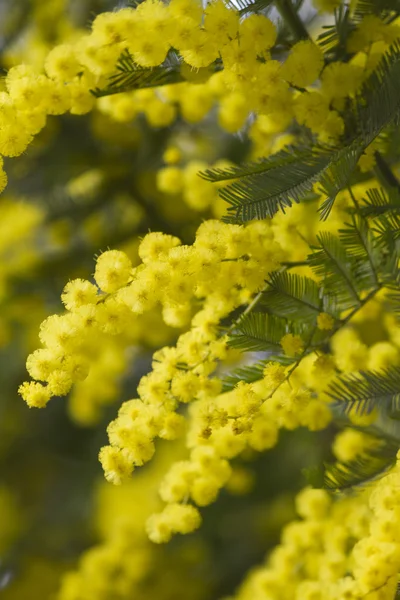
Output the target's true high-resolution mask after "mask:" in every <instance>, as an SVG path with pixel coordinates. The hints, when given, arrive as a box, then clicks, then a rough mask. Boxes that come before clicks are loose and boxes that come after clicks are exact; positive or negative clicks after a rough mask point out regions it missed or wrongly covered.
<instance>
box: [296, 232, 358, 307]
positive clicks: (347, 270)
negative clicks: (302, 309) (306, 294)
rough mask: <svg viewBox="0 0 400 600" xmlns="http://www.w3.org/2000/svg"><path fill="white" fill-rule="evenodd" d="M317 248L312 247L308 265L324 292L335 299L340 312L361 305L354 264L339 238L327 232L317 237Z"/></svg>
mask: <svg viewBox="0 0 400 600" xmlns="http://www.w3.org/2000/svg"><path fill="white" fill-rule="evenodd" d="M317 239H318V241H319V244H320V245H319V246H317V247H313V253H312V254H310V255H309V256H308V259H307V260H308V263H309V265H310V267H311V268H312V269H313V271H314V273H315V274H316V275H317V276H318V277H319V278H320V279H321V282H322V285H323V286H324V290H327V291H328V292H329V293H330V294H331V295H332V296H334V297H335V298H336V299H337V305H338V308H340V309H341V310H345V309H350V308H354V307H356V306H359V305H360V304H361V300H360V297H359V292H358V290H357V287H356V280H355V263H354V260H353V259H352V258H351V257H350V255H349V254H348V253H347V252H346V249H345V248H344V246H343V244H341V242H340V240H339V238H337V237H336V236H334V235H333V234H332V233H329V232H322V233H320V234H319V235H318V236H317Z"/></svg>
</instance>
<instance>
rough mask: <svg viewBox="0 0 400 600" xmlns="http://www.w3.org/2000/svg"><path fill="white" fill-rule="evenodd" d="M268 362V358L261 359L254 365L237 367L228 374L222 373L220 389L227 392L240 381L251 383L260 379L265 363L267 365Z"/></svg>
mask: <svg viewBox="0 0 400 600" xmlns="http://www.w3.org/2000/svg"><path fill="white" fill-rule="evenodd" d="M268 362H269V360H262V361H260V362H258V363H255V364H254V365H247V366H245V367H239V368H238V369H235V370H233V371H231V372H230V373H229V374H227V375H224V376H223V378H222V391H223V392H229V391H230V390H233V388H234V387H236V385H237V384H238V383H239V382H240V381H245V382H246V383H253V382H254V381H258V380H259V379H262V377H263V371H264V368H265V365H267V364H268Z"/></svg>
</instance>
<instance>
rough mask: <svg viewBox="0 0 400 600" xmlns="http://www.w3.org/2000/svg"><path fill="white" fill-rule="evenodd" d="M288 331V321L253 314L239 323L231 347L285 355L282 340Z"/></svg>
mask: <svg viewBox="0 0 400 600" xmlns="http://www.w3.org/2000/svg"><path fill="white" fill-rule="evenodd" d="M291 330H292V328H290V331H291ZM288 331H289V328H288V322H287V321H286V319H281V318H279V317H275V316H274V315H268V314H264V313H254V312H253V313H250V314H247V315H246V316H245V317H243V318H242V319H241V320H240V321H239V323H238V324H237V326H236V328H235V330H234V332H233V333H232V334H231V336H230V338H229V345H230V346H232V347H233V348H238V349H240V350H244V351H262V352H270V353H273V354H274V355H275V354H277V355H280V354H283V351H282V347H281V345H280V340H281V339H282V338H283V336H284V335H285V334H286V333H288Z"/></svg>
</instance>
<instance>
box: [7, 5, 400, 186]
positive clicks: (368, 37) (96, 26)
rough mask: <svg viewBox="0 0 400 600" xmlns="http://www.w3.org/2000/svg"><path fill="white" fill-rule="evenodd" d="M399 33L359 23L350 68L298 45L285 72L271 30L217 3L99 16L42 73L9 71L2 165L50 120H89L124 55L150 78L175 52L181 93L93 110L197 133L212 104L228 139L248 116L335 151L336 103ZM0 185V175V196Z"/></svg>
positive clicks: (120, 99)
mask: <svg viewBox="0 0 400 600" xmlns="http://www.w3.org/2000/svg"><path fill="white" fill-rule="evenodd" d="M399 30H400V28H399V25H398V24H397V21H394V22H393V23H390V24H386V23H383V22H382V21H380V20H379V18H378V17H366V18H365V19H364V20H363V21H362V22H361V24H360V26H359V27H358V28H357V29H356V31H355V32H354V33H353V34H352V36H351V38H350V46H351V48H350V50H351V51H352V52H356V54H355V55H354V57H353V58H352V60H351V61H350V62H343V63H341V62H334V63H331V64H328V65H327V66H325V67H324V57H323V53H322V51H321V49H320V48H319V46H317V45H316V44H314V43H313V42H312V41H308V40H307V41H304V40H303V41H300V42H298V43H297V44H295V45H294V46H293V48H292V49H291V52H290V53H289V55H288V57H287V59H286V61H285V62H283V63H280V62H279V61H277V60H272V59H271V57H270V50H271V49H272V48H273V46H274V44H275V41H276V30H275V26H274V24H273V23H272V22H271V21H270V20H269V19H268V18H266V17H265V16H262V15H255V14H253V15H250V16H247V17H246V18H240V16H239V13H238V12H237V11H236V10H234V9H232V8H231V7H228V6H227V5H226V4H225V3H224V2H223V0H215V1H213V2H212V3H210V4H208V5H207V7H206V9H205V11H204V13H203V9H202V6H201V4H200V3H198V2H197V0H171V2H170V3H169V4H168V5H166V4H164V3H162V2H160V1H159V0H145V2H143V3H141V4H140V6H138V7H137V8H136V9H133V8H124V9H121V10H119V11H116V12H109V13H102V14H100V15H98V16H97V17H96V18H95V20H94V22H93V24H92V29H91V32H90V33H88V34H86V35H83V36H81V37H79V38H78V39H77V40H76V41H71V42H70V43H63V44H60V45H58V46H56V47H54V48H53V49H52V50H51V51H50V52H49V53H48V54H47V56H46V58H45V60H44V63H43V66H42V68H40V67H35V68H34V67H31V66H29V65H23V64H22V65H19V66H15V67H12V68H11V69H10V70H9V72H8V74H7V77H6V80H5V84H6V90H5V91H3V92H1V94H0V155H3V156H11V157H12V156H18V155H19V154H21V153H22V152H24V150H25V149H26V148H27V146H28V145H29V144H30V143H31V141H32V139H33V137H34V136H35V135H36V134H37V133H38V132H39V131H40V130H41V129H42V128H43V127H44V126H45V123H46V117H47V115H60V114H63V113H66V112H70V113H72V114H76V115H81V114H85V113H87V112H89V111H90V110H92V108H93V107H94V105H95V98H94V96H93V95H92V94H91V90H93V89H94V88H96V87H99V86H100V87H101V86H102V85H103V86H104V85H105V84H106V82H107V77H109V76H110V75H111V74H113V73H114V71H115V67H116V63H117V61H118V58H119V57H120V55H121V53H122V52H123V51H128V52H129V53H130V54H131V55H132V57H133V59H134V60H135V61H136V63H137V64H138V65H139V66H140V67H144V68H146V67H149V68H152V67H156V66H158V65H160V64H162V63H163V61H164V60H165V58H166V57H167V55H168V53H169V52H170V51H171V50H172V49H174V50H175V51H178V52H179V55H180V57H181V58H182V60H183V61H184V62H183V64H182V66H181V74H182V77H183V79H184V81H183V82H182V83H176V84H169V85H165V86H161V87H156V88H154V89H143V90H137V91H132V92H125V93H121V94H116V95H112V96H107V97H104V98H101V99H99V101H98V102H97V105H98V107H99V108H100V110H102V111H104V112H106V113H108V114H109V115H111V116H112V118H114V119H115V120H117V121H122V122H124V121H130V120H132V119H133V118H134V117H135V116H136V115H137V114H138V113H144V114H145V115H146V117H147V118H148V120H149V123H150V124H151V125H152V126H154V127H163V126H166V125H169V124H170V123H171V122H172V121H173V120H174V119H175V118H176V115H177V108H179V110H180V112H181V114H182V116H183V118H184V119H185V120H187V121H189V122H192V123H194V122H197V121H200V120H201V119H203V118H204V116H205V115H206V114H207V113H208V112H209V110H210V109H211V108H212V106H213V105H214V104H215V103H218V105H219V123H220V125H221V127H223V128H224V129H226V130H227V131H229V132H234V131H237V130H238V129H240V128H241V127H242V126H243V125H244V124H245V122H246V120H247V117H248V115H249V114H250V113H252V112H253V113H254V112H255V113H257V114H258V115H259V116H260V117H266V118H268V119H272V122H275V123H281V124H282V127H281V128H278V129H279V131H283V130H284V129H285V127H286V126H287V125H288V123H289V122H290V121H291V120H292V119H293V117H295V118H296V119H297V121H298V122H299V123H300V124H305V125H306V126H307V127H309V128H310V129H311V131H312V132H313V133H315V134H316V135H317V136H318V138H319V139H320V141H321V142H323V143H333V142H335V141H337V139H338V138H339V137H340V135H341V134H342V133H343V131H344V122H343V119H342V117H341V115H340V110H341V108H342V106H343V102H344V101H345V99H346V97H351V96H353V95H354V94H355V92H356V91H357V89H358V87H359V85H360V84H361V83H362V81H363V79H364V78H365V77H366V76H367V75H368V74H369V73H370V72H371V70H372V69H373V68H374V66H376V64H377V61H378V60H379V58H380V56H382V54H383V53H384V51H385V50H386V49H387V48H388V46H389V44H390V43H391V42H393V41H394V40H395V39H396V38H397V37H399ZM371 52H372V55H373V57H374V60H373V61H372V59H371ZM217 59H222V66H223V69H219V70H217V71H216V72H214V73H213V69H212V67H211V66H210V65H212V64H213V63H214V62H215V61H216V60H217ZM371 61H372V62H371ZM196 71H199V72H198V73H197V72H196ZM318 80H319V84H318V86H315V82H317V81H318ZM260 123H261V122H260ZM262 127H264V125H262ZM256 129H257V127H256ZM275 133H276V132H275ZM256 135H258V134H256ZM268 135H269V134H268ZM163 177H164V181H166V180H167V179H168V184H166V185H168V186H170V185H173V183H172V182H175V183H176V177H174V176H173V174H172V173H169V176H168V177H167V174H164V176H163ZM6 181H7V178H6V175H5V173H4V171H2V170H1V171H0V188H1V189H3V188H4V187H5V185H6Z"/></svg>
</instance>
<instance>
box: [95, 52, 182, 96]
mask: <svg viewBox="0 0 400 600" xmlns="http://www.w3.org/2000/svg"><path fill="white" fill-rule="evenodd" d="M181 62H182V61H181V58H180V57H179V56H178V55H177V54H176V53H175V52H173V51H170V52H169V53H168V56H167V58H166V59H165V61H164V62H163V63H162V64H161V65H159V66H158V67H142V66H140V65H138V64H137V63H135V61H134V60H133V57H132V55H131V54H130V52H129V51H128V50H124V51H123V52H122V53H121V56H120V57H119V59H118V62H117V65H116V73H115V74H114V75H112V76H111V77H110V79H109V82H108V85H107V86H106V87H105V88H96V89H94V90H92V94H93V95H94V96H95V97H96V98H102V97H103V96H110V95H112V94H120V93H121V92H129V91H132V90H138V89H142V88H149V87H157V86H159V85H165V84H167V83H168V84H169V83H179V82H181V81H184V78H183V77H182V75H181V72H180V67H181Z"/></svg>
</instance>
